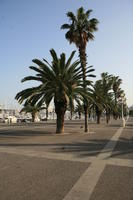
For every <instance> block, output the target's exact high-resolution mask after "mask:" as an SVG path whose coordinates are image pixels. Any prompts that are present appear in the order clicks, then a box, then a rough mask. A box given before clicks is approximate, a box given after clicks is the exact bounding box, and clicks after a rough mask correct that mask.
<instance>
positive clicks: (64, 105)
mask: <svg viewBox="0 0 133 200" xmlns="http://www.w3.org/2000/svg"><path fill="white" fill-rule="evenodd" d="M91 13H92V10H87V11H85V10H84V8H83V7H81V8H79V9H78V10H77V12H76V14H74V13H73V12H68V13H67V17H68V19H69V23H66V24H63V25H62V26H61V29H65V30H67V32H66V34H65V37H66V39H67V40H68V41H69V42H70V44H71V43H74V44H75V45H76V48H77V50H78V53H79V59H77V60H74V61H73V57H74V54H75V51H73V52H72V53H71V54H70V56H69V58H68V59H67V58H66V55H65V53H61V54H60V56H58V55H57V53H56V51H55V50H54V49H51V50H50V54H51V59H52V61H51V62H48V61H47V59H42V60H38V59H33V60H32V61H33V63H34V65H33V66H30V67H29V68H30V69H31V70H33V71H34V72H35V73H36V74H35V75H34V76H27V77H25V78H24V79H22V82H25V81H30V80H34V81H37V82H39V85H38V86H36V87H32V88H27V89H25V90H22V91H20V92H19V93H18V94H17V95H16V97H15V99H17V100H18V102H19V103H20V104H23V106H24V108H23V111H24V110H25V111H30V112H31V113H32V118H33V121H34V119H35V114H36V112H37V111H39V110H40V109H42V107H44V106H43V105H44V104H45V108H46V109H47V110H48V107H49V105H50V102H51V101H52V100H53V101H54V107H55V113H56V115H57V123H56V133H63V132H64V115H65V113H66V110H67V109H68V108H69V109H70V112H71V115H72V113H73V112H74V110H75V109H77V112H78V113H79V116H80V114H81V112H83V113H84V116H85V125H84V128H85V129H84V130H85V132H88V115H89V114H90V112H93V113H96V116H97V123H100V118H101V115H102V113H103V112H104V113H105V114H106V121H107V123H108V122H109V120H110V116H111V115H113V116H114V118H115V119H117V118H118V117H120V112H121V106H120V105H121V103H120V100H121V97H122V95H123V97H125V94H124V91H123V90H121V88H120V85H121V83H122V80H121V79H120V78H119V76H113V75H109V74H108V73H107V72H106V73H102V74H101V79H100V80H97V81H96V82H95V83H93V81H92V80H91V79H90V78H91V77H95V75H94V71H95V69H94V68H93V66H88V64H87V54H86V46H87V43H88V42H89V41H91V40H94V32H95V31H97V30H98V23H99V21H98V19H96V18H91V19H90V15H91ZM75 106H76V108H75V109H74V107H75ZM125 107H126V106H125ZM79 109H81V110H79Z"/></svg>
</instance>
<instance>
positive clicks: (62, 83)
mask: <svg viewBox="0 0 133 200" xmlns="http://www.w3.org/2000/svg"><path fill="white" fill-rule="evenodd" d="M50 53H51V56H52V63H51V64H50V63H48V61H46V60H45V59H43V62H42V61H40V60H38V59H34V60H33V63H35V64H37V65H38V67H35V66H30V67H29V68H30V69H32V70H34V71H35V72H37V74H36V76H28V77H25V78H24V79H23V80H22V82H24V81H29V80H36V81H39V82H40V85H39V86H37V87H33V88H28V89H25V90H23V91H21V92H19V93H18V94H17V95H16V99H17V100H18V101H19V102H20V103H22V102H23V101H25V104H28V103H32V104H38V105H42V104H43V103H44V102H45V103H46V105H49V103H50V102H51V100H52V99H54V104H55V112H56V114H57V132H62V130H61V129H60V128H59V127H61V125H60V124H61V118H62V120H63V122H64V114H65V111H66V109H67V105H68V104H69V99H71V97H72V96H73V98H75V99H76V98H77V97H78V96H86V97H87V93H85V92H84V90H83V87H82V86H83V83H82V82H83V81H82V79H81V78H82V71H81V69H80V67H79V61H78V60H76V61H75V62H74V63H72V59H73V56H74V54H75V52H74V51H73V52H72V53H71V55H70V57H69V58H68V60H66V56H65V54H64V53H62V54H61V55H60V57H59V58H58V57H57V54H56V52H55V51H54V50H53V49H52V50H51V51H50ZM91 71H92V69H90V70H88V72H87V74H88V73H89V75H90V76H92V75H91V74H90V72H91ZM87 74H86V75H87ZM87 84H90V82H87ZM59 129H60V130H59Z"/></svg>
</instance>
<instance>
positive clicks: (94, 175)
mask: <svg viewBox="0 0 133 200" xmlns="http://www.w3.org/2000/svg"><path fill="white" fill-rule="evenodd" d="M122 130H123V128H119V129H118V130H117V131H116V133H115V135H114V136H113V137H112V138H111V140H110V141H109V142H108V143H107V145H106V146H105V147H104V149H103V150H102V151H101V153H100V154H99V156H98V157H97V158H96V159H95V161H94V162H92V164H91V165H90V166H89V167H88V169H87V170H86V171H85V173H84V174H83V175H82V176H81V177H80V179H79V180H78V181H77V183H76V184H75V185H74V186H73V187H72V189H71V190H70V191H69V192H68V194H67V195H66V196H65V197H64V199H63V200H81V199H83V200H89V199H90V197H91V194H92V192H93V190H94V188H95V186H96V184H97V182H98V180H99V178H100V176H101V174H102V172H103V170H104V168H105V165H106V162H104V161H102V160H104V159H107V158H108V157H109V156H110V155H111V154H112V151H113V149H114V147H115V145H116V142H117V140H118V139H119V137H120V135H121V133H122Z"/></svg>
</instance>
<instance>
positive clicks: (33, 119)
mask: <svg viewBox="0 0 133 200" xmlns="http://www.w3.org/2000/svg"><path fill="white" fill-rule="evenodd" d="M31 115H32V122H35V117H36V115H35V113H32V114H31Z"/></svg>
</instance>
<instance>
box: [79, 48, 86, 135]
mask: <svg viewBox="0 0 133 200" xmlns="http://www.w3.org/2000/svg"><path fill="white" fill-rule="evenodd" d="M85 51H86V47H85V46H84V45H81V46H80V47H79V56H80V62H81V67H82V73H83V87H84V91H86V90H87V86H86V53H85ZM84 115H85V132H88V102H87V100H86V99H84Z"/></svg>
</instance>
